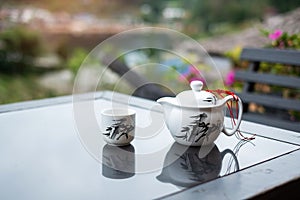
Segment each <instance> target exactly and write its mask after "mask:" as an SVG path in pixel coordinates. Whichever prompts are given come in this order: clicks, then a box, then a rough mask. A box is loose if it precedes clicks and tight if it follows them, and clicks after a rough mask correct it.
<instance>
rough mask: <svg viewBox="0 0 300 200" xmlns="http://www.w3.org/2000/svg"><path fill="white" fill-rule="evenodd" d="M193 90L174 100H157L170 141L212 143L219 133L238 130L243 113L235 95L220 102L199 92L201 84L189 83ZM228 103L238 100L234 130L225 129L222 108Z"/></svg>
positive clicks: (205, 93) (165, 98) (182, 93)
mask: <svg viewBox="0 0 300 200" xmlns="http://www.w3.org/2000/svg"><path fill="white" fill-rule="evenodd" d="M190 86H191V88H192V90H188V91H183V92H181V93H179V94H178V95H177V96H176V97H175V98H173V97H163V98H160V99H158V100H157V102H158V103H160V104H161V105H162V107H163V109H164V117H165V121H166V124H167V127H168V129H169V130H170V132H171V134H172V136H173V138H174V139H175V141H177V142H178V143H180V144H184V145H192V146H200V145H208V144H212V143H213V142H214V141H215V140H216V139H217V137H218V136H219V134H220V132H221V131H223V132H224V133H225V134H226V135H228V136H230V135H233V134H234V133H235V132H236V130H237V129H238V127H239V125H240V123H241V119H242V113H243V105H242V101H241V99H240V98H239V97H237V96H235V95H229V96H226V97H225V98H223V99H219V100H218V99H217V97H216V96H215V95H214V94H212V93H210V92H207V91H204V90H202V86H203V83H202V82H201V81H192V82H191V85H190ZM228 101H237V103H238V106H239V114H238V119H237V122H236V125H235V127H234V128H233V129H232V130H230V131H229V130H227V129H226V128H225V127H224V107H225V105H226V103H227V102H228Z"/></svg>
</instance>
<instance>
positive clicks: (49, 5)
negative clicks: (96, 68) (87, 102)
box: [0, 0, 300, 104]
mask: <svg viewBox="0 0 300 200" xmlns="http://www.w3.org/2000/svg"><path fill="white" fill-rule="evenodd" d="M299 7H300V0H285V1H282V0H252V1H249V0H189V1H183V0H131V1H126V0H72V1H71V0H65V1H62V0H51V1H48V0H9V1H2V2H1V3H0V104H5V103H12V102H19V101H25V100H32V99H40V98H47V97H54V96H58V95H68V94H71V93H72V87H73V81H74V77H75V76H76V72H77V70H78V68H79V67H80V65H81V63H82V62H83V60H84V59H85V58H86V56H87V55H88V53H89V52H90V51H91V50H92V49H93V48H94V47H95V46H96V45H98V44H99V43H100V42H101V41H103V40H105V39H106V38H108V37H110V36H112V35H114V34H116V33H119V32H120V31H124V30H129V29H132V28H136V27H145V26H159V27H166V28H171V29H174V30H177V31H180V32H183V33H185V34H187V35H188V36H190V37H192V38H194V39H196V40H198V41H200V42H201V43H203V44H207V46H205V45H204V47H206V49H207V50H208V51H209V53H211V54H218V56H224V57H226V58H229V59H230V63H232V65H233V66H232V67H234V66H238V65H240V63H238V61H237V60H238V55H239V52H240V48H241V47H242V46H243V44H240V43H239V42H236V43H234V42H231V44H230V45H231V46H229V47H227V49H222V48H221V47H225V46H226V45H225V44H224V45H222V44H221V45H220V44H219V43H218V38H219V37H224V36H225V38H227V40H228V41H229V42H230V40H229V38H230V36H228V37H227V35H228V34H240V35H242V36H243V35H244V36H245V34H244V32H242V31H243V30H247V29H249V28H250V29H251V28H253V27H255V28H256V29H257V30H258V29H260V28H269V29H273V28H274V27H276V26H273V27H272V26H269V27H263V26H258V24H260V25H264V24H265V25H266V24H267V25H270V24H271V25H272V23H273V22H274V20H275V21H276V19H277V18H276V17H278V16H281V14H285V13H289V12H294V14H295V12H296V14H297V13H299V12H300V10H299V9H298V8H299ZM295 10H296V11H295ZM297 16H298V15H297ZM290 18H295V17H290ZM269 19H272V20H273V21H272V20H271V21H268V20H269ZM283 19H287V18H283ZM297 19H299V18H297ZM297 19H294V20H295V23H296V24H297V23H298V24H299V21H297ZM267 22H268V23H267ZM282 24H286V23H285V22H284V21H283V22H282ZM298 26H299V25H298ZM290 27H294V25H293V24H291V25H290ZM290 27H288V28H287V30H283V31H287V32H289V31H291V32H289V34H295V32H296V36H295V37H296V40H297V41H298V40H299V29H295V28H294V29H293V28H291V29H290ZM270 31H274V30H270ZM297 31H298V32H297ZM258 32H259V31H258ZM262 35H263V34H262ZM262 37H263V36H262ZM266 38H267V37H266ZM244 40H245V41H246V40H247V39H246V38H245V39H244ZM296 40H295V41H296ZM297 41H296V42H297ZM206 42H207V43H206ZM264 42H265V43H261V42H260V40H258V42H257V43H258V45H260V46H264V45H268V44H269V43H271V41H268V40H264ZM211 44H213V45H212V46H213V47H211ZM296 48H299V44H298V46H297V45H296ZM143 56H146V58H144V60H149V59H150V60H151V56H155V55H153V54H151V52H150V53H149V52H148V53H144V54H143V55H139V59H141V58H143ZM127 60H128V58H127ZM123 61H124V62H126V59H123ZM128 62H129V61H127V64H128V65H130V64H129V63H128ZM174 65H176V64H174ZM91 73H92V72H91ZM170 76H172V74H168V75H167V76H166V77H167V78H169V77H170ZM111 77H113V78H111V79H112V80H116V79H117V76H115V75H112V76H111ZM105 85H106V86H107V88H108V89H111V88H114V81H111V82H108V83H106V84H105Z"/></svg>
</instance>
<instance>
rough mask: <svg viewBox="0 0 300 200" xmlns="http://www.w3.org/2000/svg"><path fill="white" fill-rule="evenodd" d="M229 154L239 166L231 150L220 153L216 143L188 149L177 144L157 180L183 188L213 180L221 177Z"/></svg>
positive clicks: (167, 157)
mask: <svg viewBox="0 0 300 200" xmlns="http://www.w3.org/2000/svg"><path fill="white" fill-rule="evenodd" d="M227 153H230V154H231V155H232V156H233V157H234V160H235V162H236V165H238V163H237V159H236V157H235V155H234V153H233V152H232V151H231V150H229V149H227V150H225V151H223V152H220V151H219V149H218V148H217V146H216V145H215V144H214V143H213V144H211V145H209V146H203V147H192V146H191V147H188V148H187V146H184V145H181V144H179V143H176V142H175V143H174V144H173V145H172V147H171V149H170V150H169V152H168V153H167V155H166V157H165V161H164V165H166V166H164V168H163V170H162V172H161V174H160V175H159V176H157V179H158V180H159V181H161V182H165V183H172V184H174V185H177V186H181V187H191V186H193V185H196V184H200V183H203V182H206V181H209V180H212V179H214V178H216V177H218V176H219V174H220V171H221V168H222V160H223V158H224V156H225V155H226V154H227ZM172 161H173V162H172ZM170 162H172V163H170Z"/></svg>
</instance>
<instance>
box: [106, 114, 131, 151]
mask: <svg viewBox="0 0 300 200" xmlns="http://www.w3.org/2000/svg"><path fill="white" fill-rule="evenodd" d="M101 133H102V135H103V139H104V141H106V142H107V143H108V144H111V145H116V146H124V145H128V144H130V142H131V141H132V140H133V139H134V135H135V111H134V110H132V109H123V108H112V109H105V110H103V111H102V112H101Z"/></svg>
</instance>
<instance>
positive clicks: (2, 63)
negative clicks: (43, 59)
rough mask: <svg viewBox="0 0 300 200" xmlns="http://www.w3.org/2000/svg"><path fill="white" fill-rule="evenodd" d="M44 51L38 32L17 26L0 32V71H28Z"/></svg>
mask: <svg viewBox="0 0 300 200" xmlns="http://www.w3.org/2000/svg"><path fill="white" fill-rule="evenodd" d="M43 51H44V47H43V43H42V39H41V36H40V35H39V33H38V32H36V31H32V30H30V29H28V28H25V27H22V26H16V27H13V28H9V29H6V30H4V31H2V32H0V71H1V72H7V73H19V72H26V71H27V70H29V68H30V67H31V66H32V65H33V61H34V58H35V57H37V56H39V55H41V54H42V53H43Z"/></svg>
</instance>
